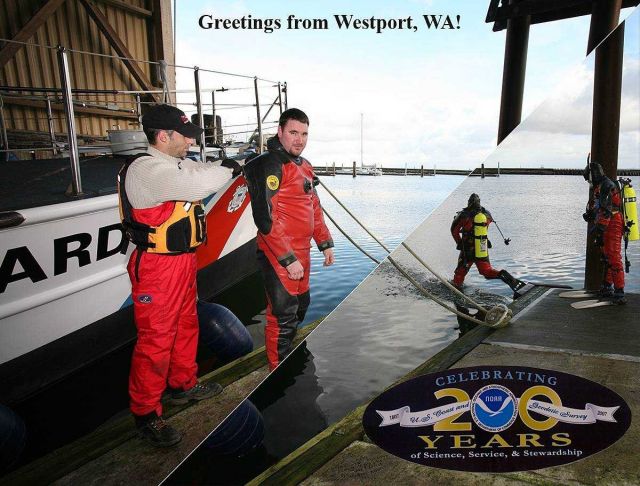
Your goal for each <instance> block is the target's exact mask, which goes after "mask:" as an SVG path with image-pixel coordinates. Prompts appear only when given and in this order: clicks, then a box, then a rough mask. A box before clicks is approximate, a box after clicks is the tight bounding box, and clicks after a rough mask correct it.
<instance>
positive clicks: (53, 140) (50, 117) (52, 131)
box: [46, 96, 58, 155]
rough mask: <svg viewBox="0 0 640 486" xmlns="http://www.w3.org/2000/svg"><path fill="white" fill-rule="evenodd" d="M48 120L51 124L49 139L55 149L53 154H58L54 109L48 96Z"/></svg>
mask: <svg viewBox="0 0 640 486" xmlns="http://www.w3.org/2000/svg"><path fill="white" fill-rule="evenodd" d="M46 103H47V122H48V124H49V140H50V141H51V148H52V149H53V155H58V146H57V144H56V132H55V129H54V127H53V111H52V110H51V99H49V97H48V96H47V101H46Z"/></svg>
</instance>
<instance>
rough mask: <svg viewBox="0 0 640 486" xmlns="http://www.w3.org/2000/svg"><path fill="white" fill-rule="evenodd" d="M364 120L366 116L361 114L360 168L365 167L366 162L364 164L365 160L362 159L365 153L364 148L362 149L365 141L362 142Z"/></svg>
mask: <svg viewBox="0 0 640 486" xmlns="http://www.w3.org/2000/svg"><path fill="white" fill-rule="evenodd" d="M363 118H364V114H363V113H360V167H364V162H363V159H362V153H363V148H362V145H363V141H362V140H363V137H362V131H363V128H362V121H363Z"/></svg>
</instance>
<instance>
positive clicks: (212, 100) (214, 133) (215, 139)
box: [211, 89, 218, 145]
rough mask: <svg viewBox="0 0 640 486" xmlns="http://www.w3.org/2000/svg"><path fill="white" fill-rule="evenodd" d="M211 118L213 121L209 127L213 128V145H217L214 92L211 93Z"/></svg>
mask: <svg viewBox="0 0 640 486" xmlns="http://www.w3.org/2000/svg"><path fill="white" fill-rule="evenodd" d="M211 116H213V119H212V121H211V125H212V126H213V145H217V144H218V122H217V121H216V90H215V89H214V90H213V91H211Z"/></svg>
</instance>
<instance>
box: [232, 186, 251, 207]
mask: <svg viewBox="0 0 640 486" xmlns="http://www.w3.org/2000/svg"><path fill="white" fill-rule="evenodd" d="M248 190H249V189H248V188H247V185H246V184H242V185H241V186H238V187H236V190H235V192H234V193H233V197H232V198H231V201H229V205H228V206H227V212H228V213H233V212H234V211H237V210H238V209H240V208H241V207H242V203H243V202H244V200H245V199H246V198H247V191H248Z"/></svg>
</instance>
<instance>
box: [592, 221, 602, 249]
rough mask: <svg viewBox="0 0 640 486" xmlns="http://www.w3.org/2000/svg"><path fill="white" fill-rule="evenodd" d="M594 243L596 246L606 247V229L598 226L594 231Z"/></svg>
mask: <svg viewBox="0 0 640 486" xmlns="http://www.w3.org/2000/svg"><path fill="white" fill-rule="evenodd" d="M593 242H594V243H595V245H596V246H604V228H603V227H602V226H596V228H595V230H594V231H593Z"/></svg>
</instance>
